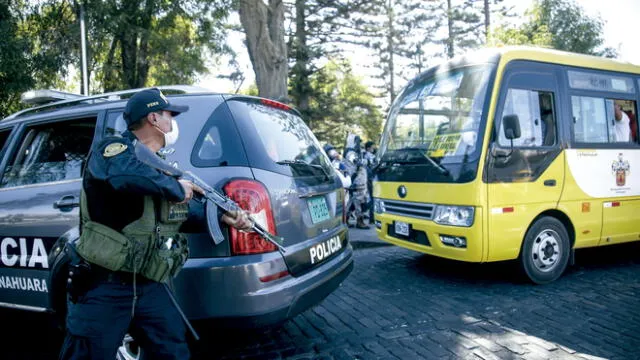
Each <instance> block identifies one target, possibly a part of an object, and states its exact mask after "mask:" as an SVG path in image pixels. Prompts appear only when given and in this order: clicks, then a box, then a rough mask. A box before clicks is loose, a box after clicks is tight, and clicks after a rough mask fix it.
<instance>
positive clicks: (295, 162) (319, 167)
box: [276, 160, 331, 180]
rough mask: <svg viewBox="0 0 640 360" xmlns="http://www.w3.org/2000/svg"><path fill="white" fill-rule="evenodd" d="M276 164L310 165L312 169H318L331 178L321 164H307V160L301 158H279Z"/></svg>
mask: <svg viewBox="0 0 640 360" xmlns="http://www.w3.org/2000/svg"><path fill="white" fill-rule="evenodd" d="M276 164H278V165H288V166H298V165H300V166H306V167H311V168H314V169H320V171H322V174H324V176H325V177H326V178H327V179H329V180H331V176H329V174H327V171H326V170H325V169H324V167H323V166H322V165H317V164H309V163H307V162H304V161H302V160H280V161H276Z"/></svg>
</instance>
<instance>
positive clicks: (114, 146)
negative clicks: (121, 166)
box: [102, 142, 127, 157]
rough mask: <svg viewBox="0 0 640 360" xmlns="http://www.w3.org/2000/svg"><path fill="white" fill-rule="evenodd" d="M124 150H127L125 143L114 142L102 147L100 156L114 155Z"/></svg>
mask: <svg viewBox="0 0 640 360" xmlns="http://www.w3.org/2000/svg"><path fill="white" fill-rule="evenodd" d="M125 150H127V145H125V144H123V143H118V142H114V143H111V144H109V145H107V147H106V148H104V153H102V156H104V157H112V156H116V155H118V154H120V153H122V152H123V151H125Z"/></svg>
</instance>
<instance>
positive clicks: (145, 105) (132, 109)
mask: <svg viewBox="0 0 640 360" xmlns="http://www.w3.org/2000/svg"><path fill="white" fill-rule="evenodd" d="M163 110H164V111H170V112H171V115H173V116H176V115H178V114H180V113H183V112H185V111H187V110H189V107H188V106H179V105H172V104H171V103H169V100H168V99H167V98H166V97H165V96H164V94H162V92H161V91H160V89H158V88H151V89H146V90H142V91H140V92H137V93H136V94H135V95H133V96H132V97H131V98H130V99H129V101H127V106H126V107H125V108H124V114H123V117H124V120H125V121H126V122H127V125H131V124H133V123H136V122H137V121H138V120H140V119H141V118H142V117H144V116H147V115H148V114H149V113H152V112H158V111H163Z"/></svg>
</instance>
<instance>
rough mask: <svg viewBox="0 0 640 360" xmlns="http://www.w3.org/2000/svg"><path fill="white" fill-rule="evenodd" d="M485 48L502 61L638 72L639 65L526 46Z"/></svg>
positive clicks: (639, 69)
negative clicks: (524, 61) (527, 61)
mask: <svg viewBox="0 0 640 360" xmlns="http://www.w3.org/2000/svg"><path fill="white" fill-rule="evenodd" d="M487 50H489V51H490V52H491V51H493V52H494V53H495V54H497V55H500V57H501V58H502V60H503V61H504V62H508V61H510V60H520V59H521V60H532V61H539V62H545V63H553V64H561V65H567V66H578V67H584V68H590V69H598V70H610V71H618V72H626V73H632V74H640V66H638V65H633V64H631V63H629V62H623V61H620V60H615V59H607V58H604V57H600V56H593V55H584V54H577V53H571V52H567V51H560V50H553V49H546V48H539V47H526V46H505V47H498V48H493V49H487Z"/></svg>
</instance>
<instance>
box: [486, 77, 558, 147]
mask: <svg viewBox="0 0 640 360" xmlns="http://www.w3.org/2000/svg"><path fill="white" fill-rule="evenodd" d="M554 108H555V107H554V99H553V93H552V92H548V91H532V90H522V89H509V91H508V92H507V98H506V101H505V105H504V109H503V111H502V117H504V116H505V115H518V120H520V131H521V134H522V135H521V136H520V138H518V139H514V140H513V146H514V147H536V146H553V145H555V143H556V116H555V111H554ZM502 117H501V118H502ZM503 126H504V125H503V123H502V122H500V131H499V134H498V144H499V145H500V146H505V147H508V146H510V144H511V143H510V141H509V140H507V139H506V137H505V136H504V129H503Z"/></svg>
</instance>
